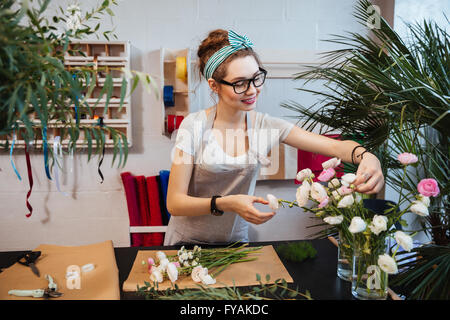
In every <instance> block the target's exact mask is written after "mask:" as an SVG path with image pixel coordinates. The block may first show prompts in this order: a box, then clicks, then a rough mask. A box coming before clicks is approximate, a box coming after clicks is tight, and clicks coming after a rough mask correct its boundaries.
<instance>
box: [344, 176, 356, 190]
mask: <svg viewBox="0 0 450 320" xmlns="http://www.w3.org/2000/svg"><path fill="white" fill-rule="evenodd" d="M355 180H356V174H354V173H346V174H344V175H343V176H342V177H341V183H342V184H343V185H344V186H346V187H350V185H351V184H352V183H353V181H355Z"/></svg>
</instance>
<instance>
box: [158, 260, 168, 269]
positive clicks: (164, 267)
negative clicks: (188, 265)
mask: <svg viewBox="0 0 450 320" xmlns="http://www.w3.org/2000/svg"><path fill="white" fill-rule="evenodd" d="M169 263H170V262H169V259H167V258H164V259H162V260H161V261H160V262H159V267H160V268H161V269H162V270H166V268H167V266H168V265H169Z"/></svg>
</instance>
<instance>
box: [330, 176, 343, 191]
mask: <svg viewBox="0 0 450 320" xmlns="http://www.w3.org/2000/svg"><path fill="white" fill-rule="evenodd" d="M340 186H341V183H340V182H339V179H337V178H334V179H333V180H331V181H330V182H328V188H330V189H333V188H339V187H340Z"/></svg>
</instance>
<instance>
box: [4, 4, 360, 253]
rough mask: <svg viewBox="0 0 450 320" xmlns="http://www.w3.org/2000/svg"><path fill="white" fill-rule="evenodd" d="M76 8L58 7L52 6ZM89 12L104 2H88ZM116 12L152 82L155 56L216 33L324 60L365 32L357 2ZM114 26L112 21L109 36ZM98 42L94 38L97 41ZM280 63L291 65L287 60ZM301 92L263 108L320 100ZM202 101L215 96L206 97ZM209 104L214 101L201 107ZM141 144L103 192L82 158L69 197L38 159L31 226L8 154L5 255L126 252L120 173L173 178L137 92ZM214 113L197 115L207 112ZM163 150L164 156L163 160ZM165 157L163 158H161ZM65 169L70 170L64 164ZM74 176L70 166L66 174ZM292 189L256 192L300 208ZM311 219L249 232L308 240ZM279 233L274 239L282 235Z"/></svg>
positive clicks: (106, 169) (264, 187)
mask: <svg viewBox="0 0 450 320" xmlns="http://www.w3.org/2000/svg"><path fill="white" fill-rule="evenodd" d="M72 2H73V1H54V2H53V3H52V7H56V6H57V5H61V6H62V7H63V8H65V7H66V4H67V3H72ZM80 2H81V3H82V6H83V8H85V9H87V8H90V5H91V4H94V3H97V1H80ZM119 3H120V5H119V7H116V8H115V9H114V12H115V17H114V25H115V26H116V34H117V35H118V38H119V40H130V41H131V44H132V68H133V69H135V70H142V71H144V72H149V73H153V72H155V70H157V68H156V67H155V66H154V65H152V64H151V63H150V56H151V54H152V52H153V54H154V52H155V50H159V48H160V47H167V48H185V47H190V48H193V49H195V48H196V47H197V46H198V44H199V42H200V41H201V40H202V39H203V37H204V36H206V34H207V33H208V32H209V31H210V30H212V29H215V28H225V29H228V28H232V29H234V30H235V31H237V32H238V33H244V34H246V35H247V36H248V37H249V38H250V39H252V41H253V42H254V43H255V48H256V50H259V49H260V50H262V51H264V50H278V51H280V52H284V51H286V52H287V53H288V52H289V53H290V54H291V53H292V50H294V51H296V50H305V51H309V52H317V51H321V50H329V49H332V48H334V47H335V46H334V47H333V45H332V44H330V43H323V42H321V41H319V39H323V38H326V37H327V35H328V34H331V33H341V32H343V31H344V30H348V31H358V30H360V29H361V27H360V26H359V25H356V24H355V22H354V19H353V17H352V12H351V7H352V6H353V4H354V3H355V1H353V0H341V1H334V0H317V1H311V0H279V1H278V0H277V1H274V0H164V1H163V0H160V1H156V0H151V1H149V0H123V1H120V2H119ZM110 25H111V22H110V19H109V18H107V17H105V19H104V21H103V27H102V28H104V29H105V30H106V29H107V28H108V26H110ZM92 39H96V38H95V37H92ZM279 57H280V59H283V55H282V54H281V55H280V56H279ZM299 86H300V83H298V82H293V81H291V80H289V79H284V80H276V79H271V80H269V81H268V83H267V86H266V89H265V90H266V91H265V92H263V93H262V96H261V97H262V98H261V101H260V102H259V105H258V108H259V109H260V110H262V111H264V112H270V113H271V114H273V115H277V116H283V115H288V114H289V112H288V110H284V109H282V108H281V107H280V106H279V104H280V103H281V102H282V101H286V100H289V99H292V100H296V101H299V102H302V103H303V104H304V105H310V104H311V103H312V102H313V101H314V98H313V97H312V96H310V95H307V94H305V93H299V92H297V91H296V90H295V89H294V88H295V87H299ZM199 92H200V93H201V94H203V95H208V93H207V92H204V91H203V92H202V91H199ZM199 99H200V100H201V101H209V100H208V96H206V98H205V97H204V96H202V97H200V98H199ZM132 105H133V112H132V114H133V118H132V121H133V142H134V146H133V148H132V149H131V150H130V154H129V157H128V162H127V165H126V167H125V168H124V169H117V168H115V167H111V166H110V164H111V159H112V156H111V154H109V153H108V154H107V155H106V156H105V161H104V163H103V166H102V171H103V173H104V176H105V182H104V183H103V184H100V178H99V176H98V174H97V158H93V159H92V160H91V161H90V162H89V163H88V162H87V155H86V154H85V153H84V152H81V153H80V154H78V155H77V156H76V157H75V169H74V173H73V174H72V173H70V172H65V173H63V176H62V177H61V180H62V181H61V182H62V188H63V189H64V190H65V191H68V192H69V194H70V197H65V196H63V195H62V194H60V193H58V192H57V190H56V188H55V185H54V182H50V181H48V180H47V178H46V176H45V172H44V165H43V157H42V154H41V153H37V154H35V155H33V156H32V159H31V161H32V166H33V177H34V188H33V193H32V196H31V198H30V202H31V205H32V206H33V208H34V212H33V216H32V217H31V218H26V217H25V214H26V213H27V209H26V205H25V198H26V193H27V191H28V182H27V178H26V165H25V159H24V156H23V152H21V151H15V153H14V160H15V162H16V165H17V168H18V170H19V171H20V173H21V175H22V177H23V181H19V180H18V179H17V178H16V176H15V174H14V172H13V170H12V168H11V165H10V162H9V154H8V153H7V152H3V153H1V155H0V169H1V171H0V181H1V182H0V204H1V206H0V208H1V209H0V250H2V251H7V250H21V249H32V248H35V247H37V246H38V245H40V244H42V243H53V244H62V245H81V244H86V243H92V242H99V241H104V240H109V239H111V240H113V242H114V245H115V246H128V245H129V234H128V212H127V207H126V201H125V196H124V193H123V189H122V182H121V180H120V176H119V174H120V172H122V171H131V172H132V173H133V174H141V175H146V176H150V175H156V174H158V172H159V171H160V170H163V169H166V170H168V169H170V163H169V161H168V159H169V157H170V150H171V147H172V145H171V142H170V141H169V140H168V139H167V138H165V137H162V136H161V135H160V128H161V124H160V123H159V119H160V118H161V114H160V112H161V111H160V107H159V103H158V102H156V101H155V98H154V97H153V96H151V95H149V94H147V93H146V92H145V91H144V90H142V89H141V88H138V89H137V90H136V91H135V93H134V94H133V97H132ZM208 106H209V105H202V106H193V109H194V110H195V109H203V108H206V107H208ZM155 151H157V153H156V152H155ZM156 154H157V155H158V156H155V155H156ZM66 165H67V164H66ZM66 168H67V167H66ZM296 187H297V186H296V185H295V184H294V183H293V182H292V181H265V182H261V183H258V184H257V187H256V191H255V193H256V194H257V195H262V196H265V195H266V194H267V193H269V192H270V193H273V194H275V195H276V196H278V197H282V198H284V199H294V197H295V190H296ZM308 220H309V219H308V218H307V216H306V214H303V213H298V212H295V211H294V210H293V209H292V210H282V212H280V214H278V215H277V216H276V217H275V218H274V219H272V220H271V221H269V222H268V223H266V224H264V225H261V226H258V227H254V228H252V229H251V232H250V236H251V239H252V240H272V239H302V238H305V237H306V236H307V234H308V233H309V232H312V231H311V230H307V229H305V226H306V225H308V224H309V221H308ZM274 230H275V232H274Z"/></svg>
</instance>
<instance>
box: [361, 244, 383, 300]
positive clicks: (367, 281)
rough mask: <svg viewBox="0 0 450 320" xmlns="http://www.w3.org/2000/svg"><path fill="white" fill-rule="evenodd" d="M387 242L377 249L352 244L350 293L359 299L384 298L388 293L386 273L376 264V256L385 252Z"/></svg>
mask: <svg viewBox="0 0 450 320" xmlns="http://www.w3.org/2000/svg"><path fill="white" fill-rule="evenodd" d="M388 248H389V243H388V241H387V240H384V245H381V246H379V247H378V249H374V248H370V250H368V249H367V248H363V247H362V246H358V245H357V244H356V245H355V244H354V246H353V272H352V295H353V296H354V297H355V298H357V299H360V300H385V299H386V298H387V295H388V291H387V290H388V274H387V273H386V272H384V271H383V270H382V269H381V268H380V267H379V266H378V257H379V256H380V255H382V254H384V253H387V251H388Z"/></svg>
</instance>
